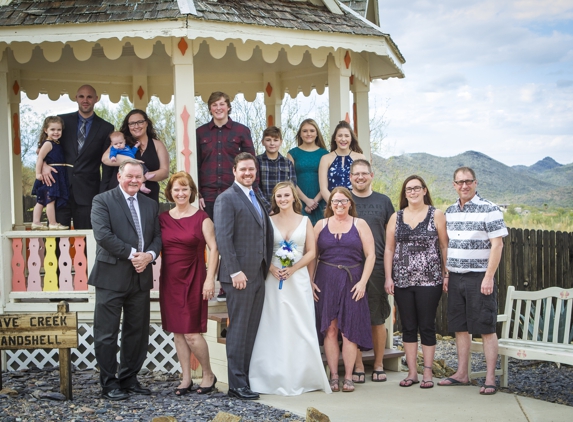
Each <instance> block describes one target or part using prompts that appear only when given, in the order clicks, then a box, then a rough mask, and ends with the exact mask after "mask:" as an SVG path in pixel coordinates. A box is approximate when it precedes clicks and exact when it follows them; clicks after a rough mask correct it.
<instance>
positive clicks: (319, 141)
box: [296, 119, 326, 149]
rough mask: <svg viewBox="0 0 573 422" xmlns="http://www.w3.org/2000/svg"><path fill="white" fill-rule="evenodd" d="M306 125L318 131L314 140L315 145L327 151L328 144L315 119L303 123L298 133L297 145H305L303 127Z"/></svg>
mask: <svg viewBox="0 0 573 422" xmlns="http://www.w3.org/2000/svg"><path fill="white" fill-rule="evenodd" d="M304 125H311V126H314V128H315V129H316V138H314V143H315V145H316V146H317V147H319V148H324V149H326V144H325V143H324V138H323V137H322V133H320V129H319V128H318V124H317V123H316V122H315V121H314V119H305V120H303V121H302V123H301V124H300V126H299V127H298V132H297V133H296V144H297V145H298V146H301V145H302V144H303V142H304V141H303V140H302V134H301V133H302V127H303V126H304Z"/></svg>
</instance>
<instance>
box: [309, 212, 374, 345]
mask: <svg viewBox="0 0 573 422" xmlns="http://www.w3.org/2000/svg"><path fill="white" fill-rule="evenodd" d="M317 246H318V265H317V268H316V274H315V277H314V282H315V283H316V285H317V286H318V288H319V289H320V293H318V302H315V304H314V306H315V311H316V312H315V315H316V329H317V331H318V340H319V342H320V344H321V345H323V344H324V335H325V333H326V330H327V329H328V327H329V326H330V323H331V322H332V321H333V320H335V319H336V320H338V328H339V329H340V332H341V333H342V334H343V335H344V337H346V338H347V339H348V340H350V341H351V342H353V343H356V344H357V345H358V347H359V348H360V350H370V349H372V331H371V328H370V311H369V309H368V297H367V295H366V293H365V294H364V297H363V298H362V299H360V300H359V301H358V302H357V301H355V300H353V299H352V294H353V293H352V292H351V291H350V289H352V287H353V286H354V285H355V284H356V283H358V282H359V281H360V278H361V277H362V270H363V268H364V255H363V252H362V241H361V240H360V235H359V233H358V229H357V228H356V226H355V225H354V224H352V227H351V228H350V230H349V231H348V233H343V234H342V237H341V238H340V239H338V238H337V237H336V236H335V235H333V234H332V233H331V232H330V229H329V227H328V222H327V224H326V227H324V228H323V229H322V231H321V232H320V234H319V235H318V242H317ZM351 278H352V279H351Z"/></svg>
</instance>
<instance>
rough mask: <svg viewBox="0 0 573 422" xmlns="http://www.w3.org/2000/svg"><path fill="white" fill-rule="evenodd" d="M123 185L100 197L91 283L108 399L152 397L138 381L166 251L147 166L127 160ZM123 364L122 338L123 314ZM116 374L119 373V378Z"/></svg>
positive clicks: (96, 338)
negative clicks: (158, 262) (157, 271)
mask: <svg viewBox="0 0 573 422" xmlns="http://www.w3.org/2000/svg"><path fill="white" fill-rule="evenodd" d="M117 178H118V181H119V186H118V187H116V188H115V189H112V190H110V191H107V192H104V193H102V194H99V195H97V196H96V197H95V198H94V200H93V207H92V212H91V219H92V225H93V231H94V237H95V240H96V242H97V252H96V262H95V264H94V267H93V269H92V271H91V273H90V278H89V284H90V285H92V286H95V288H96V304H95V312H94V342H95V355H96V360H97V362H98V365H99V368H100V382H101V386H102V390H103V392H102V393H103V397H104V398H106V399H109V400H123V399H126V398H127V397H128V396H129V394H128V393H130V392H132V393H136V394H150V393H151V391H150V390H149V389H148V388H144V387H142V386H141V385H140V384H139V382H138V380H137V373H138V372H139V370H140V369H141V367H142V365H143V362H144V361H145V356H146V355H147V346H148V344H149V291H150V290H151V288H152V287H153V273H152V266H151V265H149V264H151V263H152V262H153V261H154V260H155V258H156V257H157V256H158V255H159V252H160V251H161V231H160V228H159V220H158V216H157V214H158V204H157V202H155V201H154V200H152V199H149V198H147V197H145V196H144V195H142V194H140V193H139V188H140V187H141V184H142V183H143V181H144V180H145V179H144V176H143V166H142V165H141V164H140V163H139V162H138V161H135V160H129V161H124V162H123V163H122V164H121V166H120V167H119V172H118V175H117ZM122 309H123V325H122V334H121V349H120V366H119V371H117V359H116V354H117V336H118V332H119V324H120V318H121V312H122ZM116 372H117V374H116Z"/></svg>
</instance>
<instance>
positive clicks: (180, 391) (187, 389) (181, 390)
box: [174, 381, 193, 396]
mask: <svg viewBox="0 0 573 422" xmlns="http://www.w3.org/2000/svg"><path fill="white" fill-rule="evenodd" d="M191 387H193V381H191V384H189V387H184V388H176V389H175V391H174V393H175V395H176V396H184V395H185V394H188V393H190V392H191Z"/></svg>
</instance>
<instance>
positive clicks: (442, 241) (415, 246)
mask: <svg viewBox="0 0 573 422" xmlns="http://www.w3.org/2000/svg"><path fill="white" fill-rule="evenodd" d="M447 251H448V235H447V233H446V218H445V216H444V213H443V212H442V211H440V210H438V209H436V208H434V207H433V206H432V198H431V196H430V192H429V191H428V188H427V186H426V183H425V182H424V179H422V178H421V177H420V176H416V175H414V176H410V177H408V178H407V179H406V180H405V181H404V183H403V185H402V190H401V192H400V211H398V212H397V213H394V214H393V215H392V217H390V221H389V222H388V228H387V230H386V249H385V251H384V268H385V273H386V284H385V289H386V292H387V293H388V294H390V295H394V298H395V299H396V304H397V305H398V311H399V312H400V320H401V322H402V341H403V343H404V351H405V353H406V362H407V364H408V376H407V377H406V378H405V379H404V380H402V381H400V386H401V387H410V386H412V385H413V384H419V381H418V371H417V364H416V358H417V355H418V331H419V332H420V338H421V343H422V352H423V354H424V373H423V376H422V384H420V388H432V387H433V386H434V382H433V381H432V363H433V361H434V352H435V350H436V309H437V307H438V303H439V301H440V297H441V296H442V288H443V284H444V279H445V278H447V277H448V274H447V272H446V254H447ZM446 283H447V280H446Z"/></svg>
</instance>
